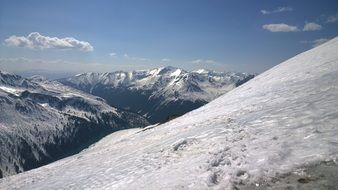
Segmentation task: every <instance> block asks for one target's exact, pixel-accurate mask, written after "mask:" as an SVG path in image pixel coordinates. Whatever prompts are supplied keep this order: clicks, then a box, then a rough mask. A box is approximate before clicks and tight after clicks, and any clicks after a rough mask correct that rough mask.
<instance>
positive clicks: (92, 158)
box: [0, 38, 338, 189]
mask: <svg viewBox="0 0 338 190" xmlns="http://www.w3.org/2000/svg"><path fill="white" fill-rule="evenodd" d="M337 52H338V38H335V39H333V40H331V41H329V42H327V43H325V44H323V45H321V46H319V47H316V48H314V49H312V50H309V51H307V52H304V53H302V54H300V55H297V56H296V57H294V58H291V59H289V60H287V61H286V62H284V63H282V64H280V65H278V66H276V67H274V68H272V69H270V70H269V71H267V72H265V73H263V74H261V75H259V76H258V77H255V78H254V79H253V80H251V81H249V82H248V83H245V84H244V85H242V86H240V87H239V88H236V89H234V90H232V91H231V92H229V93H227V94H225V95H223V96H221V97H220V98H217V99H216V100H214V101H212V102H211V103H209V104H207V105H205V106H203V107H201V108H199V109H197V110H194V111H192V112H189V113H187V114H185V115H184V116H182V117H179V118H177V119H174V120H171V121H170V122H168V123H165V124H162V125H158V126H152V127H149V128H148V129H147V130H141V129H130V130H123V131H118V132H116V133H113V134H111V135H109V136H107V137H105V138H104V139H102V140H100V141H99V142H98V143H96V144H95V145H93V146H91V147H90V148H88V149H86V150H85V151H83V152H81V153H79V154H77V155H74V156H71V157H68V158H65V159H62V160H60V161H57V162H54V163H52V164H49V165H47V166H44V167H41V168H38V169H36V170H31V171H28V172H25V173H22V174H18V175H15V176H11V177H8V178H4V179H2V180H1V181H0V188H3V189H245V188H246V189H253V187H257V188H259V187H262V188H263V189H264V188H265V189H269V188H270V186H269V185H272V186H273V187H280V185H281V184H280V183H284V185H287V184H286V183H287V181H290V183H291V184H289V186H291V187H288V186H284V187H286V188H293V187H297V188H300V189H301V188H303V189H304V188H305V187H316V188H318V189H329V188H334V186H332V185H334V184H335V183H336V182H334V181H333V180H335V179H337V177H335V176H334V175H335V174H336V171H337V159H338V146H337V144H338V128H337V123H338V109H337V107H338V86H337V85H338V54H337ZM327 165H328V167H326V166H327ZM323 170H324V172H323ZM83 171H85V172H83ZM317 171H318V172H319V171H321V172H322V173H324V175H322V176H318V175H314V178H313V177H312V175H313V174H317ZM325 172H327V173H328V175H325ZM292 175H293V176H295V180H293V179H291V178H288V176H292ZM317 177H318V178H317ZM276 179H277V180H276ZM278 181H279V182H280V183H279V182H278ZM273 187H272V188H271V189H275V188H273Z"/></svg>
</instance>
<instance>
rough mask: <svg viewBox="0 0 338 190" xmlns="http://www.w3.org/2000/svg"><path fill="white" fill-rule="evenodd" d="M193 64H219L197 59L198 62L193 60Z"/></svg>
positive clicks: (209, 60)
mask: <svg viewBox="0 0 338 190" xmlns="http://www.w3.org/2000/svg"><path fill="white" fill-rule="evenodd" d="M191 63H195V64H215V63H217V62H216V61H214V60H211V59H206V60H204V59H196V60H193V61H191Z"/></svg>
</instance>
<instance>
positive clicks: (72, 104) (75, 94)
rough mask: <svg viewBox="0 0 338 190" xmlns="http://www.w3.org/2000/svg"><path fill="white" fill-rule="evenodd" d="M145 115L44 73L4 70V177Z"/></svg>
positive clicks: (0, 96)
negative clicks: (27, 75)
mask: <svg viewBox="0 0 338 190" xmlns="http://www.w3.org/2000/svg"><path fill="white" fill-rule="evenodd" d="M146 125H148V122H147V120H146V119H145V118H143V117H141V116H139V115H138V114H134V113H130V112H126V111H122V110H119V109H116V108H114V107H111V106H109V105H108V104H107V103H106V102H105V101H104V100H103V99H102V98H99V97H95V96H92V95H89V94H86V93H83V92H82V91H79V90H76V89H73V88H70V87H67V86H64V85H62V84H61V83H59V82H56V81H48V80H46V79H44V78H43V77H39V76H35V77H32V78H22V77H20V76H18V75H15V74H11V73H7V72H2V71H0V145H1V146H0V152H1V155H0V178H1V177H3V176H8V175H12V174H16V173H20V172H23V171H27V170H29V169H32V168H36V167H39V166H42V165H45V164H47V163H50V162H52V161H55V160H57V159H59V158H62V157H65V156H67V155H70V154H74V153H76V152H79V151H80V150H82V149H83V148H85V147H87V146H89V145H90V144H92V143H93V142H95V141H97V140H98V139H100V138H102V137H103V136H105V135H107V134H110V133H112V132H113V131H117V130H120V129H127V128H133V127H144V126H146Z"/></svg>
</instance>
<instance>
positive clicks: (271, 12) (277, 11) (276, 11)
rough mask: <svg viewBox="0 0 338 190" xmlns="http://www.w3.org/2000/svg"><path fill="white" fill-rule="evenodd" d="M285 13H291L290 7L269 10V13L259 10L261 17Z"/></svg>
mask: <svg viewBox="0 0 338 190" xmlns="http://www.w3.org/2000/svg"><path fill="white" fill-rule="evenodd" d="M286 11H293V8H292V7H278V8H277V9H275V10H271V11H268V10H261V13H262V14H263V15H267V14H273V13H281V12H286Z"/></svg>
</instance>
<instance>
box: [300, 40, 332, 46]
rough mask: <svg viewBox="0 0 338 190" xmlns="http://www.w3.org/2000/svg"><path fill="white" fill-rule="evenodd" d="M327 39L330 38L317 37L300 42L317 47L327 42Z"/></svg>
mask: <svg viewBox="0 0 338 190" xmlns="http://www.w3.org/2000/svg"><path fill="white" fill-rule="evenodd" d="M329 40H330V39H328V38H319V39H316V40H312V41H307V40H304V41H301V43H304V44H311V45H312V47H317V46H320V45H322V44H324V43H325V42H327V41H329Z"/></svg>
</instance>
